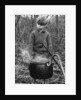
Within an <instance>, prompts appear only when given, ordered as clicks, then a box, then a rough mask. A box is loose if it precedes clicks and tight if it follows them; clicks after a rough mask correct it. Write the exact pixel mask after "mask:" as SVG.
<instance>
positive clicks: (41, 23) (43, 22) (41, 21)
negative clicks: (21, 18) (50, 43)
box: [36, 17, 48, 28]
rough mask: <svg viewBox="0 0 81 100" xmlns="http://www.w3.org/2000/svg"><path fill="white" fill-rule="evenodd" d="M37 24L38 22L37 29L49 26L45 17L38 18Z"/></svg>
mask: <svg viewBox="0 0 81 100" xmlns="http://www.w3.org/2000/svg"><path fill="white" fill-rule="evenodd" d="M36 22H37V28H44V27H46V26H47V24H48V22H47V20H46V18H45V17H38V18H37V20H36Z"/></svg>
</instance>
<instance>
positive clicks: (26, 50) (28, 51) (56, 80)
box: [15, 14, 65, 84]
mask: <svg viewBox="0 0 81 100" xmlns="http://www.w3.org/2000/svg"><path fill="white" fill-rule="evenodd" d="M15 83H19V84H20V83H21V84H65V15H46V14H44V15H43V14H40V15H15Z"/></svg>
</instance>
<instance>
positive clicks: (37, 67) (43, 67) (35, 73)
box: [29, 62, 53, 79]
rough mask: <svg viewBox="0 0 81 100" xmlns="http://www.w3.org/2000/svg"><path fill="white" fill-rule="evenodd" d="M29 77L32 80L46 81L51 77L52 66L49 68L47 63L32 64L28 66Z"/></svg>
mask: <svg viewBox="0 0 81 100" xmlns="http://www.w3.org/2000/svg"><path fill="white" fill-rule="evenodd" d="M29 70H30V76H31V77H32V78H34V79H48V78H51V77H52V75H53V67H52V64H51V65H50V66H48V65H47V63H42V62H40V63H39V62H34V63H30V66H29Z"/></svg>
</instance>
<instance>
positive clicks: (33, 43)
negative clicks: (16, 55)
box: [29, 17, 52, 58]
mask: <svg viewBox="0 0 81 100" xmlns="http://www.w3.org/2000/svg"><path fill="white" fill-rule="evenodd" d="M47 24H48V22H47V21H46V19H45V17H42V18H39V19H37V29H36V30H34V31H33V32H32V33H31V34H30V38H29V42H30V54H31V56H33V57H35V56H36V55H37V54H39V55H43V56H45V57H47V58H49V57H50V55H49V53H48V52H47V51H46V49H45V48H44V46H41V45H40V43H43V44H44V45H45V46H46V48H48V50H49V51H50V52H51V53H52V41H51V35H50V33H49V32H48V31H46V30H45V27H46V26H47Z"/></svg>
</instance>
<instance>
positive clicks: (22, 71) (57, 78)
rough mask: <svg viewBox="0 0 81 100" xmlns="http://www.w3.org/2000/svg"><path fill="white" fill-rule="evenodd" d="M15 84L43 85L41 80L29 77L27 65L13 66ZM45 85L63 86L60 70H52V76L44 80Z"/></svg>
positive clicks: (63, 80) (63, 81)
mask: <svg viewBox="0 0 81 100" xmlns="http://www.w3.org/2000/svg"><path fill="white" fill-rule="evenodd" d="M15 83H18V84H19V83H24V84H44V80H43V79H36V80H34V79H33V78H32V77H31V76H30V72H29V69H28V65H23V64H22V65H16V66H15ZM45 84H65V79H64V76H63V74H62V72H61V71H60V70H55V69H54V70H53V76H52V77H51V78H49V79H46V80H45Z"/></svg>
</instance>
